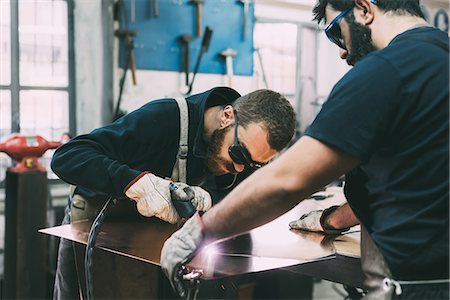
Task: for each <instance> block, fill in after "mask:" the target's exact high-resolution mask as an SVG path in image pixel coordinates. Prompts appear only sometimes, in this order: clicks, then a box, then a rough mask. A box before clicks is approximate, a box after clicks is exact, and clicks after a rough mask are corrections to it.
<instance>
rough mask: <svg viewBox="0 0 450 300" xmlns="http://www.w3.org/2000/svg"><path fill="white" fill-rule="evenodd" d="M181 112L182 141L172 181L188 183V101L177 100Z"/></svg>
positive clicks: (180, 141)
mask: <svg viewBox="0 0 450 300" xmlns="http://www.w3.org/2000/svg"><path fill="white" fill-rule="evenodd" d="M175 100H176V101H177V104H178V108H179V110H180V140H179V146H178V153H177V160H176V162H175V165H174V167H173V170H172V176H171V179H172V181H179V182H183V183H186V163H187V154H188V129H189V114H188V106H187V102H186V99H184V98H183V97H178V98H175Z"/></svg>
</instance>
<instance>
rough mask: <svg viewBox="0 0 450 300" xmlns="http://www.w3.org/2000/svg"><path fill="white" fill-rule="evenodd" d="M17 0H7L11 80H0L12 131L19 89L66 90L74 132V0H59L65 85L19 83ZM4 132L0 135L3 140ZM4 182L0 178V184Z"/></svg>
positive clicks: (16, 130)
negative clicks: (62, 18)
mask: <svg viewBox="0 0 450 300" xmlns="http://www.w3.org/2000/svg"><path fill="white" fill-rule="evenodd" d="M19 1H21V0H10V1H9V5H10V7H9V9H10V61H11V64H10V70H9V71H10V82H9V85H5V84H0V90H2V91H3V90H9V91H10V103H11V125H10V126H11V132H10V134H13V133H20V93H21V91H28V90H40V91H64V92H67V94H68V116H69V120H68V125H69V134H70V135H71V136H75V135H76V131H77V130H76V102H75V99H76V98H75V96H76V95H75V90H76V87H75V51H74V40H75V33H74V0H61V1H65V2H66V3H67V14H68V15H67V30H68V32H67V37H68V41H67V43H68V44H67V48H68V49H67V50H68V53H67V55H68V74H67V75H68V82H67V85H66V86H45V85H21V84H20V61H19V60H20V44H19ZM5 138H7V136H5V137H2V140H4V139H5ZM49 182H55V183H59V182H61V180H59V179H49ZM3 185H4V182H0V187H2V186H3Z"/></svg>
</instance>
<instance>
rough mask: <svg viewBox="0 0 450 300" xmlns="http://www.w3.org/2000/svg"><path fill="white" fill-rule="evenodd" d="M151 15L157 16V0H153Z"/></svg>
mask: <svg viewBox="0 0 450 300" xmlns="http://www.w3.org/2000/svg"><path fill="white" fill-rule="evenodd" d="M153 16H154V17H155V18H158V17H159V6H158V0H153Z"/></svg>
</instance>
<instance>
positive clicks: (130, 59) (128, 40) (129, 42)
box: [113, 29, 137, 121]
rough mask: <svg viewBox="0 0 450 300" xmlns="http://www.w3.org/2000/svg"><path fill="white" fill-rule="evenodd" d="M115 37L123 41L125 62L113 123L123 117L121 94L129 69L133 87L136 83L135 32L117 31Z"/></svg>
mask: <svg viewBox="0 0 450 300" xmlns="http://www.w3.org/2000/svg"><path fill="white" fill-rule="evenodd" d="M115 35H116V36H118V37H119V38H124V39H125V47H126V53H127V56H126V61H125V67H124V70H123V74H122V77H121V78H120V82H119V99H117V104H116V109H115V112H114V116H113V121H115V120H117V119H118V118H119V117H121V116H122V115H124V112H122V111H121V110H120V103H121V101H122V93H123V86H124V83H125V78H126V75H127V71H128V69H129V68H131V79H132V81H133V85H136V84H137V81H136V65H135V61H134V52H133V49H134V42H133V38H134V37H135V36H136V32H135V31H133V30H129V29H117V30H116V32H115Z"/></svg>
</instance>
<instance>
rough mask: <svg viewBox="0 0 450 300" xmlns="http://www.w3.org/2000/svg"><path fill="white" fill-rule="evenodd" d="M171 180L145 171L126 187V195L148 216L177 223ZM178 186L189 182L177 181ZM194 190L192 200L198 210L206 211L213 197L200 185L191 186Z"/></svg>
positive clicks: (184, 185) (142, 213) (140, 211)
mask: <svg viewBox="0 0 450 300" xmlns="http://www.w3.org/2000/svg"><path fill="white" fill-rule="evenodd" d="M170 183H171V181H169V180H166V179H163V178H160V177H158V176H155V175H154V174H152V173H148V172H144V173H142V174H141V175H139V176H138V177H137V178H136V179H135V180H133V181H132V182H131V183H130V184H128V186H127V187H126V188H125V195H126V196H127V197H128V198H130V199H133V200H135V201H136V203H137V210H138V211H139V213H140V214H141V215H143V216H146V217H153V216H155V217H158V218H160V219H161V220H164V221H166V222H169V223H172V224H175V223H177V222H178V221H179V220H180V216H179V214H178V213H177V211H176V209H175V207H174V206H173V204H172V200H171V195H170V190H169V185H170ZM175 184H176V185H177V186H179V187H182V188H185V187H189V186H188V185H187V184H184V183H181V182H177V183H175ZM190 188H191V189H192V191H193V192H194V196H193V197H192V199H191V202H192V204H193V206H194V208H195V209H196V210H201V211H206V210H208V209H209V208H211V203H212V201H211V197H210V195H209V194H208V192H207V191H205V190H203V189H202V188H200V187H190Z"/></svg>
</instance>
